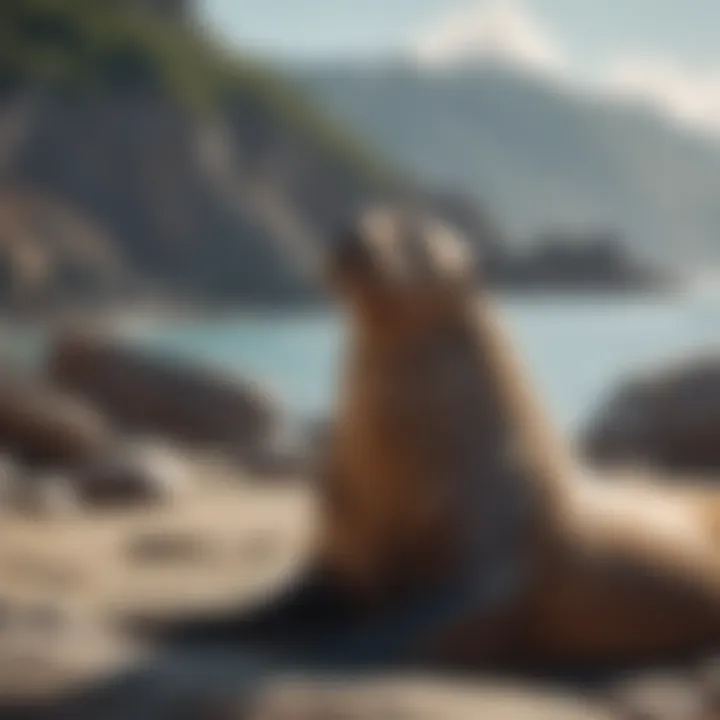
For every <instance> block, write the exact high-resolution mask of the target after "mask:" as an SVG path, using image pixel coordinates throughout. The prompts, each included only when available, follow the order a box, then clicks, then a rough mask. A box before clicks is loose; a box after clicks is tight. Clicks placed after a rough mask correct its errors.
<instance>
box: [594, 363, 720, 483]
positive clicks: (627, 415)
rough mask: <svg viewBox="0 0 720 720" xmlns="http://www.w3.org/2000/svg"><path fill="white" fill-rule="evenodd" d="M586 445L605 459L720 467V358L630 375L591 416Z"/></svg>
mask: <svg viewBox="0 0 720 720" xmlns="http://www.w3.org/2000/svg"><path fill="white" fill-rule="evenodd" d="M581 446H582V448H583V449H584V451H585V453H586V454H587V456H588V457H589V459H590V460H591V461H593V462H594V463H597V464H600V465H613V464H615V465H617V464H629V463H638V464H643V465H651V466H654V467H657V468H661V469H667V470H672V471H715V470H720V358H707V357H705V358H695V359H693V360H691V361H688V362H684V363H679V364H675V365H671V366H669V367H665V368H662V369H660V370H656V371H654V372H649V373H646V374H645V375H642V376H638V377H634V378H631V379H629V380H628V381H627V382H625V383H624V384H623V385H622V386H621V387H620V388H618V390H617V391H616V392H615V393H614V394H613V395H612V396H611V397H610V398H609V399H608V401H606V402H605V404H604V405H603V407H602V409H601V411H600V412H599V413H598V414H597V415H596V416H595V417H594V418H593V419H592V420H591V422H590V423H589V425H588V427H587V428H586V430H585V431H584V433H583V434H582V436H581Z"/></svg>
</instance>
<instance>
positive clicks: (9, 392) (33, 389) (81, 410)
mask: <svg viewBox="0 0 720 720" xmlns="http://www.w3.org/2000/svg"><path fill="white" fill-rule="evenodd" d="M113 438H114V433H113V431H112V428H111V427H110V424H109V423H108V422H107V420H106V418H105V417H104V416H103V415H102V414H101V413H100V412H98V411H97V410H96V409H95V408H93V407H92V406H91V405H90V404H87V403H85V402H83V401H81V400H79V399H77V398H74V397H72V396H70V395H68V394H65V393H63V392H60V391H58V390H57V389H55V388H53V387H50V386H49V385H47V384H45V383H44V382H41V381H40V380H39V379H37V378H32V377H26V376H19V375H18V374H17V373H13V372H9V371H6V372H3V373H2V374H0V448H2V449H3V450H4V451H6V452H8V453H10V454H11V455H12V456H13V457H16V458H19V459H21V460H22V461H24V462H27V463H30V464H40V465H45V464H47V465H52V466H73V465H78V464H80V463H83V462H86V461H87V460H89V459H90V458H92V457H94V456H95V455H97V454H98V453H100V452H102V451H103V450H104V449H105V448H107V447H109V446H110V444H111V443H112V442H113Z"/></svg>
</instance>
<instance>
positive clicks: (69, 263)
mask: <svg viewBox="0 0 720 720" xmlns="http://www.w3.org/2000/svg"><path fill="white" fill-rule="evenodd" d="M191 5H192V4H191V3H190V2H187V1H185V2H181V1H179V0H166V1H164V2H163V1H162V0H153V1H150V0H135V1H134V2H123V3H120V2H117V1H116V0H97V2H93V3H88V2H85V1H84V0H67V1H66V2H63V3H57V4H52V3H46V2H41V0H27V1H26V2H21V3H20V2H8V3H1V4H0V26H2V28H3V32H4V33H5V34H6V35H7V36H10V37H12V38H13V43H7V44H2V46H1V47H0V180H1V182H0V311H2V312H3V313H5V314H13V313H40V314H42V313H45V312H47V311H48V310H53V311H56V310H57V309H58V308H61V307H64V306H65V305H68V306H78V305H79V306H81V307H93V308H95V309H97V308H103V307H107V308H117V307H118V306H123V305H132V304H137V303H140V304H142V303H143V302H145V303H146V304H147V305H148V306H150V307H152V306H172V305H173V304H175V303H177V304H179V305H182V306H183V307H194V306H195V307H228V306H248V305H261V306H272V307H295V306H298V305H308V304H312V303H319V302H323V299H324V298H323V294H322V290H321V289H320V287H319V285H318V283H317V281H316V278H315V276H314V274H313V267H314V261H315V259H316V257H317V254H318V253H319V252H321V251H322V247H323V244H324V243H325V242H327V241H328V238H330V237H332V231H333V229H334V228H335V227H336V226H337V224H338V223H339V222H340V221H341V219H342V218H343V217H345V216H347V214H348V213H350V212H352V211H353V210H354V209H355V208H356V207H358V206H359V205H361V204H363V203H366V202H368V201H371V200H378V199H386V200H392V199H395V198H398V197H403V198H407V197H413V198H415V199H416V200H418V199H419V201H421V202H422V204H423V205H424V206H425V207H427V208H429V209H431V210H433V211H435V212H437V213H438V214H441V215H443V216H445V217H446V218H447V219H448V220H450V221H451V222H453V223H455V224H456V225H458V226H459V227H460V229H461V230H462V231H464V232H465V233H466V234H467V235H468V236H469V237H470V238H471V239H472V241H473V242H474V243H476V244H478V245H479V246H480V247H481V248H482V250H483V252H484V254H485V256H486V257H487V258H488V262H487V264H486V269H487V272H488V274H489V276H490V278H491V280H494V281H496V282H497V283H500V284H503V285H508V286H522V287H535V288H539V287H546V286H552V287H555V286H566V285H567V284H568V280H572V281H577V282H576V283H575V284H576V285H578V286H579V287H585V285H586V284H590V285H596V286H605V287H608V288H616V287H618V288H621V287H622V288H624V287H628V286H630V287H637V288H640V287H642V288H645V287H648V286H651V285H655V274H654V272H650V271H649V270H646V269H645V268H644V267H642V266H641V265H639V264H637V263H636V262H635V261H632V262H631V261H630V260H629V258H628V257H626V255H625V253H624V250H623V248H622V246H621V245H619V244H613V245H612V247H606V248H605V249H604V250H603V251H602V252H601V253H600V254H601V256H602V262H598V254H597V253H598V248H597V247H595V246H594V245H593V244H592V243H591V244H590V245H588V246H585V245H583V244H582V243H579V244H575V245H574V246H573V247H572V248H570V247H569V246H568V247H566V248H565V249H564V250H562V249H558V248H557V247H555V249H553V248H552V247H549V246H547V244H545V245H543V244H540V245H537V246H536V247H535V248H534V249H533V250H532V252H531V253H530V254H529V255H523V256H522V257H516V256H515V255H514V254H513V253H512V252H511V251H510V250H509V248H508V247H506V246H505V245H506V244H505V242H504V240H503V238H502V235H501V233H499V232H498V231H497V230H496V228H495V227H494V225H493V224H492V222H491V221H490V219H489V214H488V213H486V211H485V209H484V208H483V207H481V206H479V205H478V203H477V202H475V200H474V199H473V198H470V197H466V196H462V197H461V196H455V195H453V194H452V193H446V192H444V191H442V192H435V191H428V190H427V189H425V188H424V187H421V186H420V184H419V183H418V182H416V181H415V180H411V179H409V177H408V176H406V175H405V174H403V173H402V172H400V171H398V170H396V169H395V168H394V167H393V166H392V164H391V163H390V162H387V161H386V160H384V159H383V157H382V156H380V155H378V153H377V152H375V151H373V150H372V149H371V148H369V147H367V146H366V145H364V144H363V143H362V142H361V141H359V140H358V139H357V138H355V137H354V135H353V134H352V133H350V132H348V131H346V130H345V129H344V127H343V126H342V124H338V122H337V121H334V120H331V119H330V118H329V117H328V116H327V115H326V114H325V113H324V112H323V111H320V110H319V109H318V108H317V107H316V106H315V104H314V103H313V101H312V100H310V99H308V97H306V95H305V94H304V93H303V92H301V90H300V89H299V87H298V86H296V85H292V84H291V83H289V82H287V81H286V80H284V79H283V78H281V77H280V76H278V75H277V74H275V73H274V72H273V71H271V70H270V69H268V68H267V67H265V66H264V65H262V64H260V63H258V62H256V61H255V60H254V59H252V58H248V57H244V56H242V55H239V54H238V55H233V56H232V57H229V56H228V55H227V53H226V52H225V51H223V50H220V49H219V48H218V47H217V46H216V45H215V43H214V42H213V41H212V39H210V38H208V37H207V36H206V35H204V34H202V33H201V31H200V29H199V28H198V27H196V25H195V24H194V23H193V21H192V7H191Z"/></svg>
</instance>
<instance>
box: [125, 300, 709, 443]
mask: <svg viewBox="0 0 720 720" xmlns="http://www.w3.org/2000/svg"><path fill="white" fill-rule="evenodd" d="M500 305H501V312H502V313H503V316H504V317H505V318H506V320H507V322H508V324H509V327H510V329H511V331H512V333H513V336H514V338H515V340H516V342H517V346H518V348H519V349H520V351H521V352H522V355H523V358H524V360H525V363H526V365H527V367H528V370H529V371H530V372H531V374H532V375H533V377H534V379H535V381H536V384H537V387H538V389H539V391H540V392H541V393H543V394H544V396H545V398H546V399H547V401H548V404H549V406H550V408H551V410H552V412H553V413H554V414H555V417H556V418H557V420H558V422H559V423H560V424H561V425H562V426H564V427H566V428H568V429H571V430H572V429H574V428H576V427H577V426H578V423H581V422H582V421H583V419H584V418H586V417H587V415H588V414H589V413H590V412H592V410H593V409H594V408H595V407H596V405H597V403H598V401H599V400H600V399H601V398H602V397H603V395H604V394H605V393H607V392H608V391H609V390H610V389H611V388H612V386H613V385H614V383H616V382H617V381H618V380H619V379H621V378H622V376H623V375H624V374H625V373H627V372H628V371H633V370H636V369H639V368H643V367H645V366H647V365H648V364H655V363H658V362H662V361H664V360H669V359H673V358H676V357H678V356H682V355H683V354H685V353H687V352H690V351H705V350H708V349H710V350H713V349H714V350H717V351H718V352H719V353H720V296H716V297H707V296H705V297H703V296H690V295H688V296H683V297H680V298H672V299H667V300H662V301H659V300H657V299H631V300H624V299H612V300H608V299H607V298H603V299H598V298H588V297H582V298H567V297H563V298H559V299H550V298H543V299H527V298H524V299H519V298H504V299H502V300H501V303H500ZM139 334H140V337H141V339H142V341H143V343H145V344H148V345H150V347H151V348H153V349H155V350H158V351H160V352H163V353H165V352H169V353H173V354H175V355H177V356H180V357H187V358H191V359H201V360H203V361H206V362H209V363H211V364H214V365H217V366H219V367H222V368H226V369H227V368H229V369H231V370H234V371H239V372H242V373H245V374H249V375H250V376H251V377H254V378H257V379H258V380H260V381H262V382H264V383H265V384H267V385H269V386H270V387H271V388H274V389H275V391H276V392H277V394H278V395H279V396H280V397H281V398H282V399H283V401H284V402H285V404H286V407H287V408H288V410H289V411H290V412H291V413H292V414H293V415H294V416H295V417H299V418H305V417H308V416H310V417H312V416H317V415H320V414H322V413H323V412H325V411H326V410H327V409H328V407H329V405H330V400H331V397H332V394H333V389H334V387H335V384H336V375H337V369H338V364H339V359H340V351H341V347H342V322H341V321H340V318H339V317H338V316H335V315H331V314H310V315H307V314H297V315H265V316H253V317H245V318H234V319H232V320H223V321H217V322H211V323H208V322H203V323H197V322H195V323H183V324H173V325H167V326H165V327H164V328H161V329H158V328H153V329H152V330H148V329H146V330H145V331H142V332H140V333H139Z"/></svg>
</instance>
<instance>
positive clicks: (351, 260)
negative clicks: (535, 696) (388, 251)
mask: <svg viewBox="0 0 720 720" xmlns="http://www.w3.org/2000/svg"><path fill="white" fill-rule="evenodd" d="M332 253H333V258H334V265H335V267H336V268H337V269H338V270H340V271H342V272H353V273H355V272H365V271H368V270H370V269H371V268H372V264H373V263H372V257H371V253H370V250H369V248H368V246H367V243H366V242H365V240H364V239H363V237H362V236H361V234H360V233H359V232H358V231H357V230H356V229H353V228H350V229H346V230H344V231H342V232H341V233H339V234H338V236H337V238H336V240H335V247H334V248H333V250H332Z"/></svg>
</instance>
